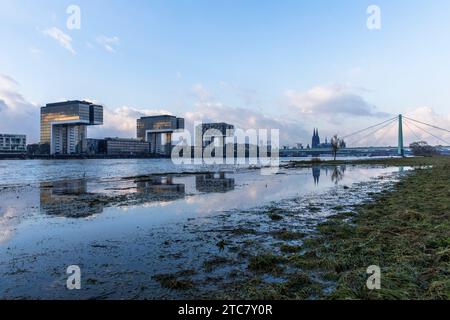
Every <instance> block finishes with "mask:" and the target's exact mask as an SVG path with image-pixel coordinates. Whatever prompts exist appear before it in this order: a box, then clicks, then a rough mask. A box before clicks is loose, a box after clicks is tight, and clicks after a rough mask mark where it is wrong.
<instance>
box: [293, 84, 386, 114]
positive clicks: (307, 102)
mask: <svg viewBox="0 0 450 320" xmlns="http://www.w3.org/2000/svg"><path fill="white" fill-rule="evenodd" d="M285 96H286V98H287V99H288V104H289V106H290V107H292V108H293V109H294V110H296V111H298V112H299V113H300V114H303V115H325V116H330V115H331V116H336V115H350V116H352V117H379V118H384V117H387V116H389V114H388V113H385V112H380V111H377V109H376V107H375V106H374V105H372V104H370V103H368V102H367V101H366V100H365V99H364V98H363V97H362V96H360V95H358V94H357V93H356V92H355V90H354V89H352V88H349V87H347V86H343V85H336V84H335V85H328V86H317V87H314V88H312V89H310V90H308V91H306V92H300V93H299V92H296V91H293V90H288V91H286V93H285Z"/></svg>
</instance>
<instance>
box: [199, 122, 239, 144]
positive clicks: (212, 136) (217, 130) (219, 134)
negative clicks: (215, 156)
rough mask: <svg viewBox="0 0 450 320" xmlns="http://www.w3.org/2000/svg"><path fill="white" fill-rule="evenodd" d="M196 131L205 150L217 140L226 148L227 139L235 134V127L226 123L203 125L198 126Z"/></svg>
mask: <svg viewBox="0 0 450 320" xmlns="http://www.w3.org/2000/svg"><path fill="white" fill-rule="evenodd" d="M196 130H197V132H196V134H197V135H198V136H199V137H201V141H202V146H203V148H206V147H207V146H209V145H210V144H211V143H214V142H215V141H217V140H219V142H220V143H221V144H222V145H223V146H225V144H226V141H225V138H227V137H232V136H233V134H234V126H233V125H232V124H228V123H224V122H219V123H202V124H201V125H199V126H197V128H196Z"/></svg>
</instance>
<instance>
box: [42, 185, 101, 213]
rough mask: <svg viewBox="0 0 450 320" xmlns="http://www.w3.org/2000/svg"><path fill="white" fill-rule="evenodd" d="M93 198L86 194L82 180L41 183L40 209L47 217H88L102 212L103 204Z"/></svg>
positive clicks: (85, 186)
mask: <svg viewBox="0 0 450 320" xmlns="http://www.w3.org/2000/svg"><path fill="white" fill-rule="evenodd" d="M94 197H95V194H88V192H87V181H86V180H84V179H77V180H62V181H55V182H52V183H41V186H40V209H41V212H42V213H45V214H48V215H55V216H64V217H74V218H80V217H88V216H91V215H94V214H99V213H102V212H103V208H104V204H103V202H102V201H99V200H98V199H95V198H94Z"/></svg>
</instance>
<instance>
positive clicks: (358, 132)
mask: <svg viewBox="0 0 450 320" xmlns="http://www.w3.org/2000/svg"><path fill="white" fill-rule="evenodd" d="M396 119H398V117H397V116H395V117H394V118H392V119H389V120H386V121H383V122H381V123H379V124H376V125H374V126H370V127H367V128H365V129H362V130H359V131H356V132H354V133H351V134H349V135H346V136H345V137H342V139H346V138H348V137H351V136H355V135H357V134H360V133H362V132H364V131H367V130H370V129H373V128H375V127H378V126H381V125H383V124H385V123H388V122H391V121H393V120H396Z"/></svg>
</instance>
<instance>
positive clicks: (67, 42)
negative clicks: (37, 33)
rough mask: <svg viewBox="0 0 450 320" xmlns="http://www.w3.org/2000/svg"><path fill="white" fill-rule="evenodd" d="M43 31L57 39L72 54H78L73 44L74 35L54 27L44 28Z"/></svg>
mask: <svg viewBox="0 0 450 320" xmlns="http://www.w3.org/2000/svg"><path fill="white" fill-rule="evenodd" d="M42 33H43V34H45V35H46V36H49V37H51V38H53V39H54V40H56V41H57V42H58V43H59V44H60V45H61V46H62V47H63V48H65V49H66V50H68V51H69V52H71V53H72V54H76V52H75V50H74V49H73V46H72V37H71V36H69V35H68V34H66V33H64V32H63V31H62V30H60V29H58V28H56V27H53V28H49V29H46V30H44V31H43V32H42Z"/></svg>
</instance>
